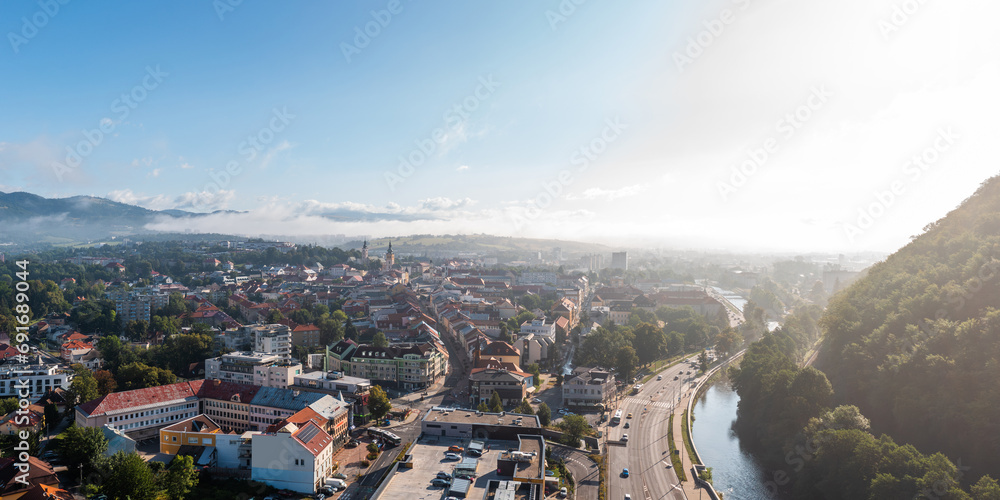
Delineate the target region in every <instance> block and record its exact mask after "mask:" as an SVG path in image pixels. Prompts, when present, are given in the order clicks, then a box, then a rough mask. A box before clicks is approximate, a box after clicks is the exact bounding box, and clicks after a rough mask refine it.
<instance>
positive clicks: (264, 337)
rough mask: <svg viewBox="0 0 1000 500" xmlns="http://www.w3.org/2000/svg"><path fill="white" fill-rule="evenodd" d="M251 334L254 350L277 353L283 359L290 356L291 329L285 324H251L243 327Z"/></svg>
mask: <svg viewBox="0 0 1000 500" xmlns="http://www.w3.org/2000/svg"><path fill="white" fill-rule="evenodd" d="M245 328H247V329H249V330H250V333H251V335H252V336H253V350H254V352H266V353H269V354H277V355H279V356H282V357H284V358H285V359H291V357H292V329H291V328H288V326H286V325H279V324H273V325H253V326H247V327H245Z"/></svg>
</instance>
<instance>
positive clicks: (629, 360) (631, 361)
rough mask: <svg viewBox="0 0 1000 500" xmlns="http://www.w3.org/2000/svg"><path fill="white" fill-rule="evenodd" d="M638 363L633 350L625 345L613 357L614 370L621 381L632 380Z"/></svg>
mask: <svg viewBox="0 0 1000 500" xmlns="http://www.w3.org/2000/svg"><path fill="white" fill-rule="evenodd" d="M638 363H639V357H638V356H636V354H635V348H633V347H632V346H630V345H626V346H623V347H622V348H621V349H618V353H617V354H616V355H615V369H616V370H618V373H619V374H621V376H622V378H623V379H625V380H631V379H632V374H633V373H635V367H636V364H638Z"/></svg>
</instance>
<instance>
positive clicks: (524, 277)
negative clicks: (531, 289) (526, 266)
mask: <svg viewBox="0 0 1000 500" xmlns="http://www.w3.org/2000/svg"><path fill="white" fill-rule="evenodd" d="M558 280H559V276H558V275H557V274H556V273H554V272H551V271H525V272H523V273H521V275H520V276H518V277H517V284H519V285H545V284H552V285H554V284H556V282H557V281H558Z"/></svg>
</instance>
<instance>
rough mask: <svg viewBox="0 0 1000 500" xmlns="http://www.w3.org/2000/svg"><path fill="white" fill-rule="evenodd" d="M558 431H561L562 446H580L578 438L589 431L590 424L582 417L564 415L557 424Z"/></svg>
mask: <svg viewBox="0 0 1000 500" xmlns="http://www.w3.org/2000/svg"><path fill="white" fill-rule="evenodd" d="M559 429H560V430H562V431H563V433H564V434H565V436H564V438H565V439H564V441H563V443H564V444H567V445H569V446H574V447H576V446H580V438H582V437H583V436H584V434H586V433H587V432H588V431H589V430H590V424H588V423H587V419H586V418H584V417H583V415H566V416H565V417H563V419H562V422H560V423H559Z"/></svg>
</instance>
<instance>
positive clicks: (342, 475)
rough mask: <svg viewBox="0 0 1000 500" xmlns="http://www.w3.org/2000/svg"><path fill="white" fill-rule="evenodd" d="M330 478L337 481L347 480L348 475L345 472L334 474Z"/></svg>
mask: <svg viewBox="0 0 1000 500" xmlns="http://www.w3.org/2000/svg"><path fill="white" fill-rule="evenodd" d="M330 477H332V478H336V479H347V475H346V474H344V473H343V472H334V473H333V474H330Z"/></svg>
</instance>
